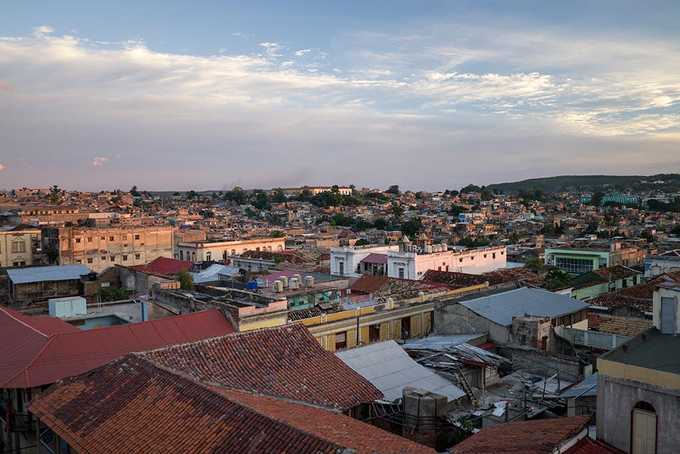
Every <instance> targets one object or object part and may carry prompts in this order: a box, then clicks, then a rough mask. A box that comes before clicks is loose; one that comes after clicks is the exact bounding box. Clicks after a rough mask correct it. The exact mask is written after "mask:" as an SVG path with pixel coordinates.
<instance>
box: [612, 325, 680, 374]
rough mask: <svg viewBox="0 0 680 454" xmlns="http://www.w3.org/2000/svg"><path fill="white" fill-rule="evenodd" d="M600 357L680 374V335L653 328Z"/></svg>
mask: <svg viewBox="0 0 680 454" xmlns="http://www.w3.org/2000/svg"><path fill="white" fill-rule="evenodd" d="M600 358H601V359H605V360H607V361H613V362H617V363H622V364H627V365H630V366H637V367H642V368H645V369H654V370H657V371H661V372H668V373H671V374H676V375H680V336H672V335H668V334H661V332H660V331H659V330H658V329H656V328H651V329H649V330H647V331H645V332H644V333H642V334H640V335H639V336H637V337H635V338H633V339H631V340H629V341H628V342H626V343H625V344H623V345H621V346H620V347H618V348H616V349H614V350H612V351H610V352H608V353H605V354H604V355H602V356H601V357H600Z"/></svg>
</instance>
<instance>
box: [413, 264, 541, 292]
mask: <svg viewBox="0 0 680 454" xmlns="http://www.w3.org/2000/svg"><path fill="white" fill-rule="evenodd" d="M423 281H424V282H429V283H436V284H446V285H447V286H449V287H451V288H462V287H469V286H471V285H479V284H483V283H484V282H488V283H489V285H492V286H493V285H500V284H507V283H511V282H529V283H538V282H540V281H541V279H540V277H539V276H538V274H536V273H534V272H533V271H531V270H529V269H527V268H508V269H502V270H496V271H490V272H488V273H484V274H468V273H459V272H455V271H437V270H428V271H426V272H425V275H424V276H423Z"/></svg>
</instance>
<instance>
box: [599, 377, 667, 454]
mask: <svg viewBox="0 0 680 454" xmlns="http://www.w3.org/2000/svg"><path fill="white" fill-rule="evenodd" d="M597 386H598V393H597V438H598V439H600V440H603V441H605V442H606V443H609V444H610V445H612V446H614V447H616V448H618V449H621V450H623V451H625V452H630V438H631V419H632V413H633V408H634V407H635V405H636V404H637V403H638V402H647V403H648V404H650V405H652V406H653V407H654V410H655V411H656V416H657V451H656V452H657V454H676V453H677V452H678V447H680V430H678V428H680V390H670V389H666V388H661V387H658V386H653V385H648V384H644V383H640V382H636V381H631V380H625V379H620V378H613V377H608V376H606V375H603V374H600V376H599V377H598V385H597Z"/></svg>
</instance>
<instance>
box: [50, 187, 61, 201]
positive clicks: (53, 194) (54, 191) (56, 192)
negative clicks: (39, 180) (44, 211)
mask: <svg viewBox="0 0 680 454" xmlns="http://www.w3.org/2000/svg"><path fill="white" fill-rule="evenodd" d="M61 192H62V191H61V189H59V186H57V185H56V184H55V185H54V186H52V187H51V188H50V194H49V200H50V203H51V204H57V203H59V201H60V200H61Z"/></svg>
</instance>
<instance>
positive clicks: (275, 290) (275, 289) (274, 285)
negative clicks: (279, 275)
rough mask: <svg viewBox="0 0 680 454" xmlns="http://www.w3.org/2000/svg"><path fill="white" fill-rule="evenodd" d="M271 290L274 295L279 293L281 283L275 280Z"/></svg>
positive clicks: (281, 288)
mask: <svg viewBox="0 0 680 454" xmlns="http://www.w3.org/2000/svg"><path fill="white" fill-rule="evenodd" d="M272 290H274V292H276V293H281V292H282V291H283V282H281V281H280V280H278V279H277V280H275V281H274V283H273V284H272Z"/></svg>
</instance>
